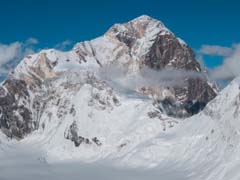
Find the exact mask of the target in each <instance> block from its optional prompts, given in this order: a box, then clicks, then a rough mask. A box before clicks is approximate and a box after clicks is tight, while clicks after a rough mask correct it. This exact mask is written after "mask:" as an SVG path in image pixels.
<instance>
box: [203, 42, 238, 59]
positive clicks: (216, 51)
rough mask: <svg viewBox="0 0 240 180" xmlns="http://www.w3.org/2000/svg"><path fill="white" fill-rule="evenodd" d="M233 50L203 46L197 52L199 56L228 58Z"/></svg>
mask: <svg viewBox="0 0 240 180" xmlns="http://www.w3.org/2000/svg"><path fill="white" fill-rule="evenodd" d="M232 51H233V49H232V48H229V47H223V46H218V45H203V46H202V47H201V49H200V50H199V53H200V54H203V55H211V56H229V55H230V54H231V53H232Z"/></svg>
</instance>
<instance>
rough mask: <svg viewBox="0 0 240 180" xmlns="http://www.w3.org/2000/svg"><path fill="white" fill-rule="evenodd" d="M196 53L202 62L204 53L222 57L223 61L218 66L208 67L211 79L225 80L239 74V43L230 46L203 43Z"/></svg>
mask: <svg viewBox="0 0 240 180" xmlns="http://www.w3.org/2000/svg"><path fill="white" fill-rule="evenodd" d="M198 55H199V57H200V58H199V59H200V62H202V63H203V62H204V61H203V56H204V55H210V56H221V57H222V58H223V63H222V64H221V65H220V66H217V67H215V68H208V71H209V74H210V77H211V78H212V79H214V80H216V81H224V82H225V81H229V80H232V79H234V78H235V77H237V76H240V70H239V67H240V44H233V45H232V46H231V47H225V46H218V45H214V46H211V45H203V46H202V47H201V49H200V50H199V51H198ZM203 64H204V63H203ZM224 84H226V83H224Z"/></svg>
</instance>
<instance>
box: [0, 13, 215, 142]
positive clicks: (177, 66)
mask: <svg viewBox="0 0 240 180" xmlns="http://www.w3.org/2000/svg"><path fill="white" fill-rule="evenodd" d="M109 65H111V66H116V67H121V68H123V69H125V70H126V74H125V75H126V76H130V75H132V74H134V75H135V77H136V78H138V77H139V76H141V72H142V71H141V70H142V69H145V68H149V69H152V70H154V71H156V72H158V71H162V70H164V69H171V70H173V71H174V70H181V71H182V72H183V74H184V73H185V72H187V73H186V74H194V76H189V75H186V76H185V75H183V76H182V80H183V81H184V83H183V84H182V85H172V86H170V87H167V86H162V85H161V83H160V84H157V86H160V87H161V88H160V89H159V88H155V87H152V86H146V85H143V86H139V87H137V89H135V90H136V93H139V94H141V95H144V96H149V95H150V96H151V97H153V106H154V108H155V111H154V112H149V113H148V115H149V114H150V116H152V114H155V115H154V116H155V117H159V116H160V115H159V114H162V113H163V114H164V113H165V114H167V115H169V116H174V117H186V116H190V115H192V114H195V113H197V112H199V111H200V110H201V109H202V108H203V107H204V106H205V105H206V104H207V103H208V102H209V101H210V100H212V99H213V98H214V97H215V96H216V90H215V89H214V87H213V86H212V85H211V84H210V83H209V82H208V81H207V78H206V77H205V76H206V75H205V74H201V73H202V69H201V67H200V65H199V63H198V62H197V61H196V60H195V57H194V53H193V51H192V50H191V48H190V47H189V46H188V45H187V44H186V43H184V42H183V41H182V40H181V39H179V38H177V37H176V36H175V35H174V34H173V33H172V32H171V31H169V30H168V29H167V28H166V27H165V26H164V25H163V24H162V23H161V22H160V21H157V20H155V19H152V18H151V17H148V16H141V17H139V18H136V19H134V20H132V21H130V22H128V23H125V24H116V25H114V26H113V27H111V28H110V29H109V30H108V31H107V32H106V34H104V36H102V37H99V38H97V39H94V40H91V41H86V42H81V43H78V44H76V45H75V46H74V48H73V50H71V51H69V52H59V51H56V50H45V51H41V52H40V53H38V54H35V55H31V56H28V57H26V58H24V59H23V60H22V61H21V63H20V64H19V65H18V66H17V67H16V69H15V70H14V71H13V72H12V73H11V75H10V76H9V78H8V79H7V80H6V81H5V82H3V84H2V85H1V87H0V128H1V130H2V131H3V132H4V133H5V134H6V135H7V136H9V137H16V138H23V137H24V135H26V134H28V133H30V132H32V131H33V130H36V129H39V128H42V129H45V128H46V126H47V124H48V122H50V121H53V120H55V121H56V120H57V121H59V123H60V122H62V121H64V119H65V118H66V117H68V119H72V120H73V119H74V114H76V113H78V111H79V113H82V114H84V113H86V112H83V111H82V110H81V109H76V108H74V103H73V101H74V98H70V97H69V94H71V95H72V96H73V97H75V96H76V97H77V94H78V93H80V92H81V91H82V89H86V88H87V89H88V92H89V99H88V100H87V102H86V106H89V107H92V108H93V109H98V110H101V111H111V110H112V109H114V108H115V107H117V106H120V105H121V100H119V98H118V95H119V93H120V92H118V89H117V88H116V87H115V86H114V85H112V84H111V83H109V82H107V81H105V80H104V79H101V76H99V75H98V74H96V73H95V72H96V71H98V70H99V69H101V68H104V67H107V66H109ZM189 72H190V73H189ZM195 74H201V76H195ZM202 76H204V78H203V77H202ZM159 91H161V92H165V91H167V92H168V93H162V94H164V95H161V96H159V94H161V92H159ZM117 94H118V95H117ZM81 101H82V100H81ZM129 108H133V109H134V107H129ZM53 112H56V114H54V113H53ZM90 116H91V113H90V114H88V117H89V118H90ZM91 118H92V117H91ZM150 118H152V117H150ZM75 121H76V120H75ZM70 129H71V128H70ZM69 131H70V132H73V131H72V130H69ZM76 134H77V133H75V135H76ZM80 137H82V136H78V137H75V136H74V135H73V133H72V135H71V138H70V136H68V138H70V139H71V140H72V141H74V139H75V140H76V139H77V142H76V141H75V142H74V143H77V144H78V145H79V142H80V139H79V138H80ZM88 138H89V139H91V138H93V137H88Z"/></svg>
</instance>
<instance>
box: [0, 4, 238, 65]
mask: <svg viewBox="0 0 240 180" xmlns="http://www.w3.org/2000/svg"><path fill="white" fill-rule="evenodd" d="M239 7H240V1H237V0H201V1H200V0H181V1H180V0H175V1H169V0H136V1H134V0H131V1H130V0H121V1H114V0H112V1H110V0H105V1H104V0H102V1H98V0H88V1H80V0H51V1H50V0H0V18H1V19H0V20H1V21H0V23H1V26H0V27H1V29H0V43H1V44H6V45H7V44H10V43H13V42H25V43H26V40H27V39H29V38H36V39H37V40H38V42H35V43H33V44H32V45H34V46H33V48H34V49H39V48H51V47H56V46H61V44H59V43H61V42H66V40H68V41H67V43H66V44H65V45H68V47H67V48H70V47H71V46H72V44H74V43H76V42H78V41H83V40H89V39H92V38H95V37H97V36H100V35H102V34H103V33H104V32H106V30H107V29H108V28H109V27H110V26H112V25H113V24H114V23H121V22H126V21H129V20H131V19H133V18H135V17H137V16H140V15H142V14H147V15H149V16H152V17H154V18H156V19H159V20H161V21H162V22H163V23H164V24H165V25H166V26H167V27H168V28H169V29H171V30H172V31H173V32H174V33H175V34H176V35H177V36H179V37H181V38H182V39H184V40H185V41H186V42H187V43H188V44H189V45H190V46H191V47H192V48H193V49H194V50H195V52H196V53H197V52H199V50H200V49H201V47H202V46H203V45H209V46H211V45H218V46H220V47H228V48H233V47H232V45H233V44H238V42H240V35H239V34H240V33H239V32H240V23H239V17H240V11H239ZM70 41H71V44H70V43H69V42H70ZM64 47H66V46H64ZM209 55H210V56H209ZM201 57H202V58H203V59H204V62H205V64H206V65H207V66H208V67H210V68H213V67H216V66H217V65H221V63H222V61H223V59H224V58H226V57H225V56H222V55H221V56H219V55H216V53H210V54H209V53H202V54H201ZM0 65H1V64H0Z"/></svg>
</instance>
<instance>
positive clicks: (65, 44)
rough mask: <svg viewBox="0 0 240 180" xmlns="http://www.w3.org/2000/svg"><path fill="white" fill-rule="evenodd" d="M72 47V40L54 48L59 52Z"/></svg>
mask: <svg viewBox="0 0 240 180" xmlns="http://www.w3.org/2000/svg"><path fill="white" fill-rule="evenodd" d="M70 45H72V41H70V40H68V39H67V40H65V41H63V42H60V43H58V44H57V45H56V46H55V47H54V48H55V49H58V50H62V51H63V50H66V48H68V47H69V46H70Z"/></svg>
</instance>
